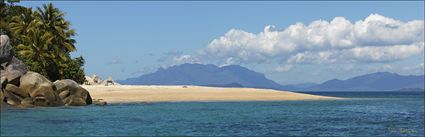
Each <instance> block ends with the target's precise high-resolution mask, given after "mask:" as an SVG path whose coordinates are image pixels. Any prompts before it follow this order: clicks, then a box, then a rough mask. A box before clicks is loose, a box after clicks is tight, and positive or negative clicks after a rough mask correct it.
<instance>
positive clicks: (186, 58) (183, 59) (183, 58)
mask: <svg viewBox="0 0 425 137" xmlns="http://www.w3.org/2000/svg"><path fill="white" fill-rule="evenodd" d="M198 62H199V59H198V58H197V57H194V56H192V55H179V56H174V57H173V63H174V64H183V63H198Z"/></svg>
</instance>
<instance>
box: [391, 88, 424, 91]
mask: <svg viewBox="0 0 425 137" xmlns="http://www.w3.org/2000/svg"><path fill="white" fill-rule="evenodd" d="M396 91H425V89H423V88H402V89H399V90H396Z"/></svg>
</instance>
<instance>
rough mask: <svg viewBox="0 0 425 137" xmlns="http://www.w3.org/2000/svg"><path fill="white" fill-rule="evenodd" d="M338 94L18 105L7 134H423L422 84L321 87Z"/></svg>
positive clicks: (7, 117)
mask: <svg viewBox="0 0 425 137" xmlns="http://www.w3.org/2000/svg"><path fill="white" fill-rule="evenodd" d="M314 94H320V95H332V96H340V97H353V98H356V99H353V100H338V101H335V100H334V101H278V102H203V103H199V102H186V103H154V104H123V105H110V106H104V107H102V106H87V107H56V108H34V109H11V110H7V111H6V112H2V113H1V136H25V135H31V136H46V135H52V136H59V135H71V136H78V135H83V136H94V135H127V136H136V135H150V136H151V135H160V136H171V135H172V136H179V135H188V136H424V93H423V92H404V93H402V92H391V93H389V92H374V93H364V92H350V93H336V92H329V93H326V92H320V93H314Z"/></svg>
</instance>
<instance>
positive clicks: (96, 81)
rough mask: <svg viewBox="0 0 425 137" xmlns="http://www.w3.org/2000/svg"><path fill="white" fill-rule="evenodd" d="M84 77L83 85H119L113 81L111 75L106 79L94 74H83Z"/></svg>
mask: <svg viewBox="0 0 425 137" xmlns="http://www.w3.org/2000/svg"><path fill="white" fill-rule="evenodd" d="M85 78H86V81H85V82H84V85H104V86H111V85H120V84H119V83H117V82H115V81H114V80H113V79H112V77H108V79H106V80H102V78H100V77H99V76H97V75H95V74H94V75H93V76H85Z"/></svg>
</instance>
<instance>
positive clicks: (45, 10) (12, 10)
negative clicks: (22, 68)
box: [0, 2, 85, 83]
mask: <svg viewBox="0 0 425 137" xmlns="http://www.w3.org/2000/svg"><path fill="white" fill-rule="evenodd" d="M0 11H2V13H0V16H1V17H2V18H1V19H0V23H1V24H0V29H2V30H5V33H6V34H7V35H10V36H11V43H12V46H13V47H14V48H15V50H16V51H17V53H18V54H17V57H18V58H20V59H21V60H22V61H24V63H26V64H27V65H28V66H29V69H30V70H32V71H35V72H38V73H40V74H42V75H45V76H46V77H47V78H49V79H50V80H51V81H55V80H58V79H73V80H75V81H76V82H78V83H83V82H84V80H85V77H84V75H85V74H84V70H83V68H82V67H83V65H84V58H83V57H81V56H80V57H77V58H74V59H73V58H71V56H70V52H73V51H76V48H75V43H76V41H75V40H74V39H73V38H72V37H73V36H75V35H76V33H75V30H74V29H71V28H70V24H71V23H70V22H69V21H67V20H66V19H65V18H64V13H63V12H61V11H60V10H59V9H58V8H55V7H54V6H53V4H51V3H50V4H43V6H42V7H37V10H35V11H34V10H32V9H31V8H25V7H21V6H16V5H13V4H9V5H8V4H6V3H4V2H0ZM3 11H5V12H3ZM14 45H16V46H14Z"/></svg>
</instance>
